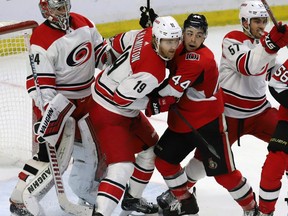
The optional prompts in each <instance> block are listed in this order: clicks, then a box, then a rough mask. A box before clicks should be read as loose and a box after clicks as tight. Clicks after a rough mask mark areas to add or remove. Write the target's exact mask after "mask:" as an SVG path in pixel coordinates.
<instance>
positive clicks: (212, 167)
mask: <svg viewBox="0 0 288 216" xmlns="http://www.w3.org/2000/svg"><path fill="white" fill-rule="evenodd" d="M208 163H209V168H210V169H217V167H218V164H217V163H216V162H215V161H213V159H212V158H209V159H208Z"/></svg>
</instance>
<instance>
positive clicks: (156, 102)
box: [145, 96, 176, 117]
mask: <svg viewBox="0 0 288 216" xmlns="http://www.w3.org/2000/svg"><path fill="white" fill-rule="evenodd" d="M175 102H176V98H175V97H173V96H166V97H160V98H155V97H152V98H150V100H149V102H148V104H147V108H146V110H145V115H146V116H147V117H150V116H152V115H156V114H159V113H160V112H166V111H168V110H169V107H170V105H171V104H174V103H175Z"/></svg>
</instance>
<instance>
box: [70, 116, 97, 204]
mask: <svg viewBox="0 0 288 216" xmlns="http://www.w3.org/2000/svg"><path fill="white" fill-rule="evenodd" d="M89 125H90V124H89V115H88V114H87V115H85V116H84V117H83V118H81V119H80V120H79V121H78V127H79V130H80V134H81V139H82V143H79V142H75V143H74V151H73V155H72V156H73V159H74V162H73V167H72V170H71V173H70V176H69V185H70V187H71V189H72V191H73V192H74V193H75V194H76V195H77V196H78V197H79V198H80V199H82V200H84V201H86V202H88V203H89V204H91V205H94V204H95V201H96V193H97V188H98V184H99V181H100V180H98V181H95V175H96V172H97V167H98V165H99V163H98V161H99V158H100V157H99V156H100V153H99V152H98V148H96V146H97V143H96V139H95V137H94V136H93V133H91V127H89ZM101 177H102V176H101Z"/></svg>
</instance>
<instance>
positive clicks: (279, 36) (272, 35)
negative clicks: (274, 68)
mask: <svg viewBox="0 0 288 216" xmlns="http://www.w3.org/2000/svg"><path fill="white" fill-rule="evenodd" d="M278 25H279V29H277V27H276V26H274V27H273V28H272V29H271V31H270V32H269V34H268V35H266V36H263V37H262V38H261V43H262V46H263V47H264V48H265V50H266V52H268V53H271V54H274V53H276V52H278V50H279V49H280V48H282V47H284V46H287V45H288V27H287V25H286V24H285V25H282V22H279V23H278Z"/></svg>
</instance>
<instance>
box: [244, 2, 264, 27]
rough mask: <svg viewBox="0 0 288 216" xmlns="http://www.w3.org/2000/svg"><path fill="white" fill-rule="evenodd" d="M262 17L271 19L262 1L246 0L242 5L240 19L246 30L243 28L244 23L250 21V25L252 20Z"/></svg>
mask: <svg viewBox="0 0 288 216" xmlns="http://www.w3.org/2000/svg"><path fill="white" fill-rule="evenodd" d="M261 17H266V18H268V17H269V14H268V12H267V10H266V8H265V6H264V5H263V3H262V2H261V1H257V0H256V1H251V0H250V1H249V0H246V1H244V2H243V3H242V4H241V5H240V12H239V19H240V23H241V25H242V27H243V28H245V27H244V26H243V22H244V21H248V24H250V20H251V19H252V18H261Z"/></svg>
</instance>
